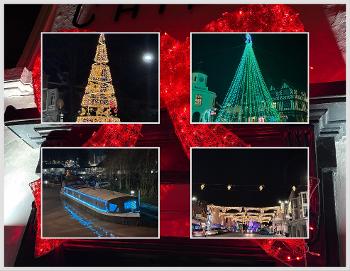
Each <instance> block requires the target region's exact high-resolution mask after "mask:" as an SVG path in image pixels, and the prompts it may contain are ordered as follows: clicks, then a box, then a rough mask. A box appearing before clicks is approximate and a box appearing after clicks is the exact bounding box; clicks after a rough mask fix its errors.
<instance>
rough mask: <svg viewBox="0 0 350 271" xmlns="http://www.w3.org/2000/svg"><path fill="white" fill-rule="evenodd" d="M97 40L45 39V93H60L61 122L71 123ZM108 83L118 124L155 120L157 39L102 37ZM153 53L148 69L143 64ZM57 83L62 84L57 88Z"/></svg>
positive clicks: (65, 36) (49, 36) (79, 37)
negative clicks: (63, 113) (63, 115)
mask: <svg viewBox="0 0 350 271" xmlns="http://www.w3.org/2000/svg"><path fill="white" fill-rule="evenodd" d="M98 37H99V35H98V34H76V33H75V34H44V35H43V74H45V75H48V87H49V88H58V89H64V90H65V96H64V99H63V100H64V102H65V106H64V109H65V110H66V116H68V118H69V116H71V118H70V119H65V121H75V120H76V114H77V112H78V110H80V107H81V100H82V97H83V94H84V90H85V86H86V84H87V82H88V77H89V74H90V69H91V65H92V64H93V63H94V62H93V59H94V57H95V52H96V46H97V41H98ZM105 37H106V45H107V53H108V58H109V63H108V65H109V66H110V70H111V75H112V82H113V86H114V89H115V91H116V98H117V102H118V117H119V118H120V119H121V121H122V122H141V121H144V122H157V120H158V35H156V34H106V35H105ZM144 53H152V55H153V56H154V60H153V62H152V63H145V62H144V61H143V60H142V56H143V54H144ZM62 81H63V82H64V83H63V85H62Z"/></svg>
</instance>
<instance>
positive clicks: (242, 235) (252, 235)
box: [207, 232, 277, 238]
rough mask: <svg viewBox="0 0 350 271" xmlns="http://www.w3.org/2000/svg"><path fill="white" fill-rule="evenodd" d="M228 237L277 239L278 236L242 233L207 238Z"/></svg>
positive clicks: (228, 233)
mask: <svg viewBox="0 0 350 271" xmlns="http://www.w3.org/2000/svg"><path fill="white" fill-rule="evenodd" d="M226 237H234V238H273V237H277V236H276V235H262V234H257V233H241V232H227V233H222V234H217V235H210V236H207V238H226Z"/></svg>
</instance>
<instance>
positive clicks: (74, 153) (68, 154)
mask: <svg viewBox="0 0 350 271" xmlns="http://www.w3.org/2000/svg"><path fill="white" fill-rule="evenodd" d="M149 151H151V152H154V153H155V157H157V150H156V149H96V148H92V149H88V148H83V149H75V148H69V149H43V162H47V161H51V160H62V161H65V160H76V159H77V158H79V163H80V165H81V166H84V165H87V164H88V162H89V159H90V160H91V159H92V157H93V154H95V155H96V157H98V156H101V155H105V156H106V159H108V158H115V157H123V156H129V157H130V156H132V155H135V157H144V156H143V155H144V154H145V153H146V152H149ZM96 160H97V159H96Z"/></svg>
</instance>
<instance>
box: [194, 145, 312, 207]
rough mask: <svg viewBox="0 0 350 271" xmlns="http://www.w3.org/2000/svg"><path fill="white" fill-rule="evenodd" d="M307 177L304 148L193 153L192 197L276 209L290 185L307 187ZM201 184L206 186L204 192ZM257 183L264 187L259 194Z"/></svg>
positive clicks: (226, 204)
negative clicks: (228, 186) (305, 185)
mask: <svg viewBox="0 0 350 271" xmlns="http://www.w3.org/2000/svg"><path fill="white" fill-rule="evenodd" d="M306 177H307V150H306V149H249V148H245V149H193V150H192V195H193V196H196V197H197V198H198V200H202V201H206V202H207V203H213V204H217V205H223V206H250V207H264V206H275V205H276V204H277V205H278V201H279V200H287V199H288V197H289V194H290V192H291V188H292V186H293V185H295V186H298V184H307V178H306ZM201 183H204V184H207V187H206V188H205V189H204V190H203V191H202V190H200V184H201ZM217 184H219V185H217ZM228 184H231V185H233V187H232V189H231V191H228V190H227V188H226V187H227V185H228ZM260 184H263V185H265V188H264V190H263V191H262V192H260V191H259V190H258V186H259V185H260ZM235 185H237V186H236V187H235Z"/></svg>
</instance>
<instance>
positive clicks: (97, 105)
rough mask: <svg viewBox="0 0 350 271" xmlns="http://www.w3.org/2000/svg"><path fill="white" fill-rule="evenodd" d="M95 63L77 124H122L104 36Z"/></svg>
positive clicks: (100, 37) (99, 42)
mask: <svg viewBox="0 0 350 271" xmlns="http://www.w3.org/2000/svg"><path fill="white" fill-rule="evenodd" d="M94 62H95V63H93V64H92V67H91V71H90V76H89V79H88V83H87V86H86V87H85V93H84V96H83V100H82V102H81V110H80V113H79V116H78V117H77V122H120V119H119V118H118V117H117V111H118V109H117V107H118V105H117V99H116V97H115V91H114V87H113V85H112V76H111V71H110V69H109V66H108V65H107V63H108V56H107V47H106V40H105V36H104V34H100V36H99V39H98V45H97V48H96V53H95V58H94Z"/></svg>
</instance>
